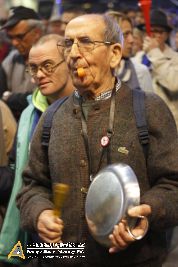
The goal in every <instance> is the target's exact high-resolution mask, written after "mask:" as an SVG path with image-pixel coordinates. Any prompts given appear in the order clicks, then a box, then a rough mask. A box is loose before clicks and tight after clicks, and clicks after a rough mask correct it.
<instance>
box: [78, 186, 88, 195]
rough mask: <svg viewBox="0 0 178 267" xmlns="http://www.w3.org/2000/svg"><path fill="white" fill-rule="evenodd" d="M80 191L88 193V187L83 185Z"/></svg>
mask: <svg viewBox="0 0 178 267" xmlns="http://www.w3.org/2000/svg"><path fill="white" fill-rule="evenodd" d="M80 191H81V192H82V193H83V194H87V192H88V189H87V188H86V187H81V189H80Z"/></svg>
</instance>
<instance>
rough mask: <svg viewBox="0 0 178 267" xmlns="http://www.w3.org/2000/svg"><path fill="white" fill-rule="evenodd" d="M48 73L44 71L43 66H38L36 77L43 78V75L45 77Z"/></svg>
mask: <svg viewBox="0 0 178 267" xmlns="http://www.w3.org/2000/svg"><path fill="white" fill-rule="evenodd" d="M45 76H46V75H45V74H44V72H43V71H42V69H41V68H38V70H37V72H36V78H41V77H45Z"/></svg>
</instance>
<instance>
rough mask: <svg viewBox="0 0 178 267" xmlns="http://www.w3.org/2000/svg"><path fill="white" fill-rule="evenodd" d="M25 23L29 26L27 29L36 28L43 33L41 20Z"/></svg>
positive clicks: (31, 20) (29, 20)
mask: <svg viewBox="0 0 178 267" xmlns="http://www.w3.org/2000/svg"><path fill="white" fill-rule="evenodd" d="M25 21H27V24H28V25H29V27H32V28H33V27H34V28H38V29H40V30H41V31H42V33H45V25H44V23H43V22H42V21H41V20H37V19H28V20H25Z"/></svg>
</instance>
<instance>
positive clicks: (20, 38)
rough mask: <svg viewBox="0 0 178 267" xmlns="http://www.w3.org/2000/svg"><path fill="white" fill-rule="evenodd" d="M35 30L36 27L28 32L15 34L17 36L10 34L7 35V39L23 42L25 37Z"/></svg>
mask: <svg viewBox="0 0 178 267" xmlns="http://www.w3.org/2000/svg"><path fill="white" fill-rule="evenodd" d="M34 28H35V26H33V27H30V28H29V29H28V30H27V31H26V32H24V33H19V34H15V35H9V34H8V33H7V37H8V39H9V40H14V39H16V40H19V41H22V40H23V39H24V38H25V36H26V35H27V34H28V33H29V32H31V31H32V30H33V29H34Z"/></svg>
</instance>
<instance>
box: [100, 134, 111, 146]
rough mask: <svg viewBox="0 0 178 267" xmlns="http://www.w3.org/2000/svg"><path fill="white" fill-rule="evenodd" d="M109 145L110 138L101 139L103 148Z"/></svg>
mask: <svg viewBox="0 0 178 267" xmlns="http://www.w3.org/2000/svg"><path fill="white" fill-rule="evenodd" d="M108 144H109V137H108V136H103V137H102V138H101V146H102V147H105V146H107V145H108Z"/></svg>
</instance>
